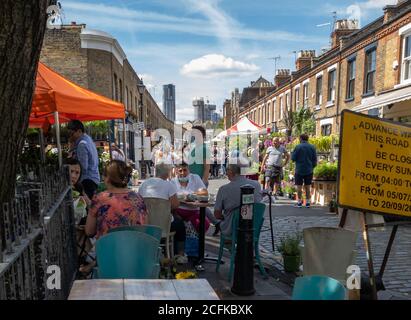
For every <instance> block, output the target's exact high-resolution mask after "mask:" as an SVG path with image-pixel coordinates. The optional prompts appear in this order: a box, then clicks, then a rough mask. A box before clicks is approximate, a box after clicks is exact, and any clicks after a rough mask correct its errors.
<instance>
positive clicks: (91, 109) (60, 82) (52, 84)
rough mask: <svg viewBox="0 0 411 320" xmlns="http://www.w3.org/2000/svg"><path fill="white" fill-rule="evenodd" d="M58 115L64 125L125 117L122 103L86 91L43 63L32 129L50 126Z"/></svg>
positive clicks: (32, 115) (40, 70) (40, 66)
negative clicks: (70, 122) (71, 122)
mask: <svg viewBox="0 0 411 320" xmlns="http://www.w3.org/2000/svg"><path fill="white" fill-rule="evenodd" d="M55 112H58V115H59V120H60V122H61V123H63V122H68V121H70V120H74V119H77V120H81V121H93V120H112V119H124V118H125V108H124V105H123V104H122V103H119V102H116V101H113V100H111V99H108V98H106V97H103V96H101V95H98V94H96V93H94V92H92V91H90V90H87V89H84V88H82V87H80V86H78V85H76V84H75V83H73V82H71V81H69V80H67V79H66V78H64V77H63V76H61V75H60V74H58V73H57V72H55V71H53V70H52V69H50V68H49V67H47V66H46V65H45V64H43V63H41V62H40V63H39V65H38V70H37V77H36V87H35V91H34V95H33V103H32V110H31V114H30V126H31V127H42V126H44V125H45V124H47V123H50V124H53V123H54V113H55Z"/></svg>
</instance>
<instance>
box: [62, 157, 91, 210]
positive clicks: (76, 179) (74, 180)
mask: <svg viewBox="0 0 411 320" xmlns="http://www.w3.org/2000/svg"><path fill="white" fill-rule="evenodd" d="M64 164H66V165H68V166H69V173H70V183H71V186H72V187H73V190H74V191H76V192H78V193H79V194H80V197H82V198H83V199H84V201H85V202H86V203H87V205H90V204H91V200H90V199H89V197H88V196H87V195H86V193H85V192H84V188H83V185H82V184H81V182H80V177H81V174H82V169H81V164H80V161H78V160H77V159H74V158H68V159H66V160H65V162H64Z"/></svg>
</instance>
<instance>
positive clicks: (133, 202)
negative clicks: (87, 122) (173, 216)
mask: <svg viewBox="0 0 411 320" xmlns="http://www.w3.org/2000/svg"><path fill="white" fill-rule="evenodd" d="M131 173H132V167H131V166H129V165H127V164H126V163H124V162H122V161H118V160H113V161H111V162H110V164H109V165H108V166H107V167H106V168H105V170H104V182H105V184H106V187H107V190H106V191H104V192H101V193H99V194H97V195H96V196H94V198H93V200H92V203H91V206H90V209H89V214H88V217H87V223H86V233H87V235H89V236H95V237H96V239H98V238H100V237H101V236H103V235H104V234H106V233H107V232H108V231H109V230H110V229H113V228H117V227H121V226H134V225H139V224H146V223H147V209H146V206H145V204H144V200H143V198H142V197H141V196H140V194H138V193H136V192H134V191H132V190H130V189H128V188H127V184H128V181H129V180H130V177H131Z"/></svg>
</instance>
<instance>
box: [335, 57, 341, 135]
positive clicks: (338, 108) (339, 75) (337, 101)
mask: <svg viewBox="0 0 411 320" xmlns="http://www.w3.org/2000/svg"><path fill="white" fill-rule="evenodd" d="M340 93H341V51H340V53H339V58H338V88H337V96H336V97H335V107H336V117H335V124H336V125H337V133H338V132H339V131H340V121H339V113H340Z"/></svg>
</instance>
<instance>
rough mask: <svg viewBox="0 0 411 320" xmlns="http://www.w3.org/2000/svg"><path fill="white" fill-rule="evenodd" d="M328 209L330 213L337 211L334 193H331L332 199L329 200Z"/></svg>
mask: <svg viewBox="0 0 411 320" xmlns="http://www.w3.org/2000/svg"><path fill="white" fill-rule="evenodd" d="M328 207H329V209H330V212H336V211H337V200H336V198H335V193H333V197H332V199H331V200H330V203H329V204H328Z"/></svg>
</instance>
